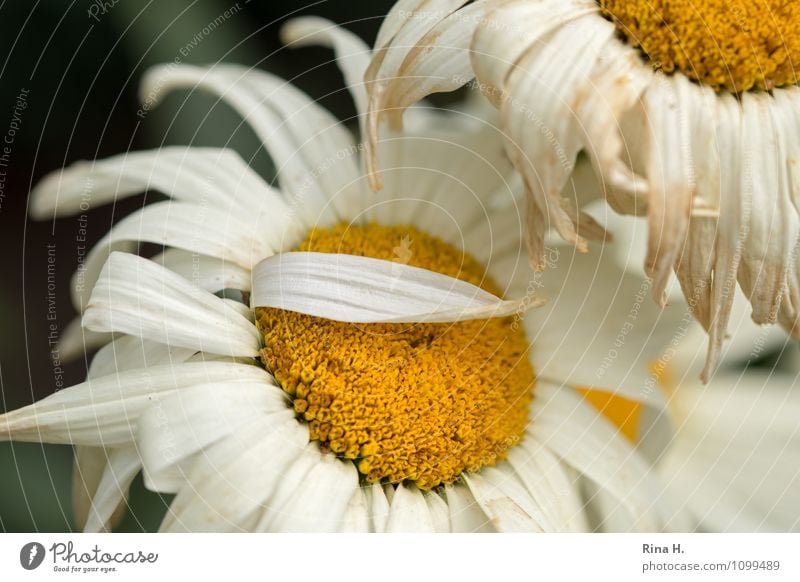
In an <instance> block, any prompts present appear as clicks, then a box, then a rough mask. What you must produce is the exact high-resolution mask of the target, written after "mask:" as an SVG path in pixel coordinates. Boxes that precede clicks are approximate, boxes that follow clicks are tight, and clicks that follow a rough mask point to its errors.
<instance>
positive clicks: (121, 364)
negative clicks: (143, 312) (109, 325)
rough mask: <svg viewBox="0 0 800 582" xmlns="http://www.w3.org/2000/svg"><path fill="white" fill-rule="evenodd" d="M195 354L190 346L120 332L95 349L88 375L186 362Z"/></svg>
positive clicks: (93, 376) (101, 374) (102, 374)
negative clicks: (116, 336) (181, 346)
mask: <svg viewBox="0 0 800 582" xmlns="http://www.w3.org/2000/svg"><path fill="white" fill-rule="evenodd" d="M194 353H195V350H193V349H189V348H180V347H175V346H168V345H165V344H162V343H158V342H152V341H147V340H143V339H142V338H140V337H136V336H132V335H123V336H121V337H119V338H117V339H115V340H114V341H112V342H111V343H109V344H107V345H105V346H104V347H103V348H101V349H100V351H99V352H97V354H96V355H95V356H94V358H93V359H92V363H91V365H90V366H89V372H88V377H89V378H99V377H101V376H107V375H108V374H115V373H117V372H125V371H127V370H134V369H136V368H148V367H150V366H160V365H162V364H177V363H180V362H185V361H186V360H188V359H189V358H190V357H192V355H194Z"/></svg>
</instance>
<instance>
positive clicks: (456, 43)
mask: <svg viewBox="0 0 800 582" xmlns="http://www.w3.org/2000/svg"><path fill="white" fill-rule="evenodd" d="M492 6H493V3H492V1H491V0H477V1H476V2H473V3H471V4H467V5H466V6H464V7H463V8H462V9H461V10H459V11H458V12H454V13H452V14H450V15H449V16H447V17H446V18H444V19H442V20H441V21H440V22H438V23H437V24H436V25H435V26H433V27H432V28H431V29H430V30H429V31H428V32H427V33H426V34H425V35H424V36H423V37H422V38H421V39H420V40H419V41H418V42H417V44H416V46H413V47H411V50H409V51H408V54H407V56H406V57H405V60H404V61H403V62H402V64H401V65H400V67H399V68H398V69H397V71H396V72H395V74H394V75H393V78H392V79H391V81H390V82H389V85H388V86H387V87H386V89H385V95H386V101H385V104H384V105H383V106H384V108H386V109H388V110H389V113H390V114H391V115H392V116H400V115H402V113H403V111H404V110H405V109H406V108H407V107H409V106H410V105H413V104H414V103H416V102H418V101H420V100H422V99H423V98H425V97H427V96H428V95H430V94H432V93H438V92H443V91H453V90H455V89H458V88H459V87H461V86H463V85H465V84H466V83H467V82H468V81H469V80H470V79H472V78H473V77H474V74H473V73H472V64H471V62H470V57H469V46H470V42H471V39H472V33H473V31H474V30H475V28H476V27H477V25H478V23H480V22H481V20H482V19H483V18H484V16H485V15H486V12H487V11H488V10H490V9H491V8H492Z"/></svg>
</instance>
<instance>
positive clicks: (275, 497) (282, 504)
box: [254, 442, 322, 532]
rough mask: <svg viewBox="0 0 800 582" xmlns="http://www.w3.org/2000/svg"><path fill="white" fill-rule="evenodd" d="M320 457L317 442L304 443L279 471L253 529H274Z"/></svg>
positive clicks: (267, 530)
mask: <svg viewBox="0 0 800 582" xmlns="http://www.w3.org/2000/svg"><path fill="white" fill-rule="evenodd" d="M321 459H322V453H321V452H320V450H319V444H318V443H316V442H307V443H305V447H303V448H302V450H300V451H298V452H297V453H296V454H295V455H294V458H293V459H291V460H290V461H289V462H288V465H287V466H286V467H285V469H284V470H283V471H282V472H281V474H280V476H279V478H278V481H277V483H276V484H275V487H274V489H273V490H272V491H271V493H270V495H269V498H268V499H266V500H265V503H264V507H263V508H262V512H261V514H260V515H259V518H258V521H257V523H256V526H255V528H254V531H259V532H273V531H275V522H276V521H278V520H280V519H282V517H281V516H282V514H283V512H284V509H285V508H286V507H287V506H288V504H289V503H290V502H291V499H292V497H294V496H295V495H296V493H297V490H298V489H300V487H301V486H302V484H303V482H304V481H305V480H306V479H307V477H308V474H309V472H310V471H311V469H312V468H313V467H314V465H316V464H317V463H318V462H320V460H321Z"/></svg>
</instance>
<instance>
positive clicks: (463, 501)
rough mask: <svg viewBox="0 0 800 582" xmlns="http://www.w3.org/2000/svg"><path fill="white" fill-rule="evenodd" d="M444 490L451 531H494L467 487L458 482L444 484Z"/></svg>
mask: <svg viewBox="0 0 800 582" xmlns="http://www.w3.org/2000/svg"><path fill="white" fill-rule="evenodd" d="M444 491H445V497H446V498H447V509H448V511H449V513H450V529H451V531H453V532H459V533H477V532H493V531H495V529H494V528H493V527H492V525H491V522H490V520H489V518H488V517H487V516H486V514H485V513H484V512H483V510H482V509H481V506H480V504H479V503H478V502H477V501H475V498H474V497H473V496H472V493H471V492H470V490H469V488H468V487H466V486H465V485H462V484H460V483H459V484H455V485H446V486H445V488H444Z"/></svg>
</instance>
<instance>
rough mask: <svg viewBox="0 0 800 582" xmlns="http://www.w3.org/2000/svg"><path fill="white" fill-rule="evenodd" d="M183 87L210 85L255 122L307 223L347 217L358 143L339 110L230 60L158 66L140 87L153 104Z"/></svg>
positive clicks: (284, 185) (206, 87)
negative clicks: (345, 196)
mask: <svg viewBox="0 0 800 582" xmlns="http://www.w3.org/2000/svg"><path fill="white" fill-rule="evenodd" d="M181 88H185V89H201V90H205V91H210V92H211V93H213V94H215V95H217V96H219V98H220V99H224V100H225V101H226V102H228V103H229V104H230V105H231V106H232V107H233V108H234V109H236V111H237V112H238V113H239V114H240V115H241V116H242V117H243V118H244V119H245V120H246V121H247V122H248V123H249V124H250V125H251V126H252V127H253V130H254V131H255V132H256V134H257V135H258V137H259V138H260V139H261V141H262V143H263V144H264V146H265V148H266V149H267V151H268V152H269V154H270V156H271V157H272V160H273V162H274V163H275V167H276V170H277V174H278V181H279V183H280V185H281V189H282V190H283V191H284V192H286V193H287V194H288V195H289V196H290V197H291V198H290V201H291V204H292V205H293V206H294V207H295V208H296V209H297V210H298V211H299V214H300V215H301V217H302V218H303V219H304V220H305V221H306V224H307V225H309V226H310V225H313V224H317V223H320V222H322V223H324V222H326V221H330V220H334V221H335V220H337V219H341V218H343V216H342V215H341V213H340V212H339V210H340V209H338V208H337V200H338V199H339V197H340V195H341V193H342V191H344V190H346V189H348V188H351V187H355V186H354V184H355V182H356V179H357V178H358V176H359V172H358V165H357V155H356V154H357V153H358V148H357V147H356V145H355V143H354V141H353V139H352V137H351V136H350V134H349V133H348V131H347V129H346V128H345V127H344V126H342V125H341V123H340V122H339V121H338V120H337V119H336V118H335V117H334V116H333V115H331V114H330V113H329V112H328V111H326V110H325V109H323V108H322V107H319V106H318V105H317V104H316V103H314V102H313V101H312V100H311V99H310V98H309V97H308V96H307V95H305V94H304V93H303V92H302V91H300V90H298V89H296V88H295V87H294V86H292V85H291V84H290V83H287V82H286V81H285V80H283V79H280V78H278V77H275V76H273V75H270V74H269V73H266V72H264V71H259V70H257V69H249V68H246V67H241V66H237V65H229V64H217V65H214V66H212V67H196V66H192V65H178V66H175V65H173V64H169V65H163V66H158V67H155V68H153V69H150V70H149V71H148V72H147V73H146V74H145V77H144V79H143V81H142V86H141V89H140V92H141V94H142V96H143V97H144V98H145V99H146V100H149V103H150V104H151V105H153V104H155V103H157V102H158V99H160V98H162V97H163V96H164V95H165V94H167V93H169V92H170V91H173V90H175V89H181ZM345 216H346V214H345Z"/></svg>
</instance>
